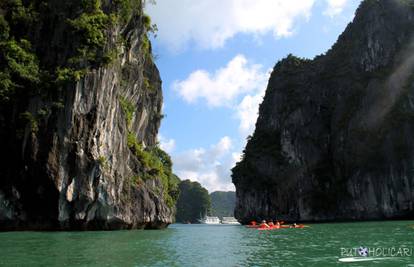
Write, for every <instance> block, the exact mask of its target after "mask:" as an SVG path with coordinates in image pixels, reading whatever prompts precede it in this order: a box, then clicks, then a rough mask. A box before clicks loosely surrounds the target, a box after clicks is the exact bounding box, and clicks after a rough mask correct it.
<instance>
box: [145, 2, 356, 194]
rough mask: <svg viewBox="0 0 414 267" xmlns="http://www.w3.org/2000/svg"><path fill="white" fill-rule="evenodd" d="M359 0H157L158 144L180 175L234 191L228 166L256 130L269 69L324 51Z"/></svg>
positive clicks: (151, 12)
mask: <svg viewBox="0 0 414 267" xmlns="http://www.w3.org/2000/svg"><path fill="white" fill-rule="evenodd" d="M359 3H360V1H359V0H224V1H223V0H198V1H194V0H174V1H172V0H158V1H157V4H156V5H148V6H147V7H146V9H147V13H149V15H150V16H151V17H152V20H153V22H154V23H156V24H157V26H158V30H159V31H158V36H157V38H155V39H153V40H152V44H153V52H154V54H155V55H156V58H157V59H156V63H157V66H158V68H159V70H160V73H161V78H162V80H163V92H164V114H165V115H166V117H165V118H164V119H163V121H162V126H161V129H160V135H159V139H160V144H161V147H162V148H164V149H165V150H166V151H167V152H169V153H170V155H171V156H172V159H173V163H174V171H175V173H176V174H177V175H178V176H179V177H180V178H181V179H190V180H193V181H199V182H200V183H201V184H202V185H203V186H205V187H206V188H207V189H208V190H209V191H210V192H212V191H216V190H225V191H227V190H234V186H233V184H232V183H231V177H230V175H231V172H230V169H231V168H232V167H233V166H234V164H235V162H237V161H238V159H239V158H240V153H241V151H242V150H243V148H244V146H245V140H246V137H247V136H248V135H249V134H251V133H252V132H253V130H254V123H255V121H256V118H257V110H258V105H259V104H260V102H261V100H262V97H263V95H264V91H265V88H266V85H267V80H268V77H269V74H270V70H271V69H272V68H273V66H274V65H275V64H276V62H277V61H279V60H280V59H282V58H284V57H285V56H287V55H288V54H289V53H292V54H294V55H296V56H300V57H306V58H313V57H314V56H316V55H319V54H322V53H324V52H326V50H328V49H329V48H330V47H331V46H332V45H333V44H334V43H335V41H336V40H337V38H338V36H339V34H340V33H341V32H343V30H344V29H345V27H346V25H347V24H348V23H349V22H351V21H352V19H353V16H354V13H355V10H356V8H357V7H358V5H359Z"/></svg>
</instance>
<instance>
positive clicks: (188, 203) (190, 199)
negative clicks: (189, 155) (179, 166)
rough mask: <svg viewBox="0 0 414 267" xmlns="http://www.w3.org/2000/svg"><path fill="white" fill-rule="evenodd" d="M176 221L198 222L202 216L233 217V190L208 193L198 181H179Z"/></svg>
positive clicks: (234, 197)
mask: <svg viewBox="0 0 414 267" xmlns="http://www.w3.org/2000/svg"><path fill="white" fill-rule="evenodd" d="M178 187H179V190H180V196H179V198H178V200H177V214H176V222H177V223H198V222H199V221H198V220H199V219H200V218H203V217H204V216H216V217H219V218H220V219H221V218H223V217H233V215H234V206H235V203H236V193H235V192H222V191H216V192H213V193H211V194H208V191H207V189H206V188H204V187H202V186H201V184H200V183H198V182H192V181H190V180H184V181H181V182H180V183H179V185H178Z"/></svg>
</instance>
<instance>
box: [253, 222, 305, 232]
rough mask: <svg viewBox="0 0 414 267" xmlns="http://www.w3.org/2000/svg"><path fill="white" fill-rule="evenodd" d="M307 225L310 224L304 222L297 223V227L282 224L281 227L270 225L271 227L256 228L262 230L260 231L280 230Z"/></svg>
mask: <svg viewBox="0 0 414 267" xmlns="http://www.w3.org/2000/svg"><path fill="white" fill-rule="evenodd" d="M305 227H309V226H307V225H303V224H298V225H296V227H293V226H292V225H281V226H280V227H269V228H265V227H256V229H257V230H260V231H269V230H279V229H287V228H292V229H296V228H305Z"/></svg>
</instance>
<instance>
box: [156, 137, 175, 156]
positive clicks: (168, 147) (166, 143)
mask: <svg viewBox="0 0 414 267" xmlns="http://www.w3.org/2000/svg"><path fill="white" fill-rule="evenodd" d="M158 142H159V144H160V147H161V149H162V150H164V151H165V152H167V153H172V152H173V151H174V149H175V140H174V139H168V138H166V137H164V136H163V135H162V134H159V135H158Z"/></svg>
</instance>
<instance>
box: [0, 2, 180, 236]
mask: <svg viewBox="0 0 414 267" xmlns="http://www.w3.org/2000/svg"><path fill="white" fill-rule="evenodd" d="M152 31H154V28H153V26H152V25H151V20H150V18H149V17H148V16H147V15H146V14H144V12H143V3H142V1H141V0H117V1H107V0H93V1H81V0H71V1H64V2H62V1H57V0H36V1H34V0H33V1H31V0H30V1H24V0H4V1H1V2H0V77H1V80H2V82H1V84H0V101H1V105H0V143H1V151H0V153H1V160H0V230H21V229H47V230H59V229H66V230H71V229H79V230H84V229H88V230H95V229H105V230H110V229H131V228H162V227H165V226H167V225H168V224H170V223H172V222H173V218H174V214H175V207H174V206H175V201H176V199H177V197H178V178H177V177H176V176H175V175H174V174H173V173H172V163H171V159H170V157H169V156H168V155H167V154H166V153H165V152H164V151H162V150H161V149H160V148H159V147H158V146H157V139H156V138H157V133H158V128H159V126H160V121H161V119H162V117H163V115H162V114H161V106H162V101H163V97H162V91H161V79H160V75H159V72H158V69H157V67H156V66H155V64H154V61H153V55H152V52H151V43H150V41H149V39H148V34H150V33H151V32H152Z"/></svg>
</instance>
